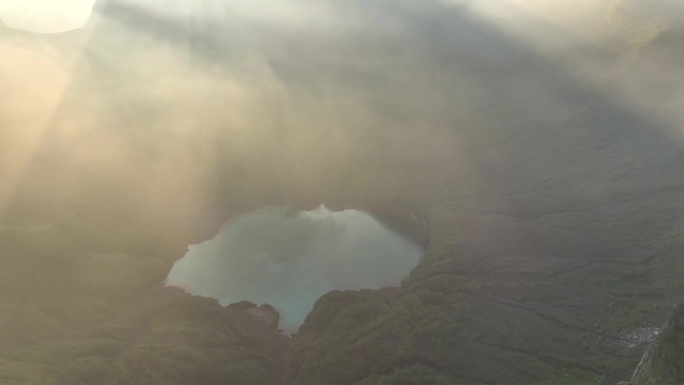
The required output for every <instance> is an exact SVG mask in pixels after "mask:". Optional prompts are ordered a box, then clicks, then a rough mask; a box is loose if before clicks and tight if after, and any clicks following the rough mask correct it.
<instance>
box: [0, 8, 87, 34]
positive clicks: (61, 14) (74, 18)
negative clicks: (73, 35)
mask: <svg viewBox="0 0 684 385" xmlns="http://www.w3.org/2000/svg"><path fill="white" fill-rule="evenodd" d="M94 3H95V0H59V1H54V0H0V18H1V19H2V20H3V22H4V23H5V24H6V25H7V26H8V27H11V28H16V29H21V30H25V31H30V32H39V33H57V32H64V31H69V30H72V29H77V28H81V27H83V26H84V25H85V24H86V22H87V20H88V18H89V17H90V13H91V11H92V9H93V5H94Z"/></svg>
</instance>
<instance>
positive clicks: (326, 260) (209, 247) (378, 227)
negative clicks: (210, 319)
mask: <svg viewBox="0 0 684 385" xmlns="http://www.w3.org/2000/svg"><path fill="white" fill-rule="evenodd" d="M421 255H422V249H421V247H420V246H418V245H417V244H415V243H414V242H411V241H409V240H408V239H406V238H404V237H402V236H400V235H398V234H396V233H394V232H393V231H391V230H389V229H388V228H386V227H384V226H383V225H382V224H380V223H379V222H378V221H377V220H375V219H374V218H373V217H372V216H370V215H369V214H367V213H365V212H362V211H357V210H344V211H339V212H334V211H330V210H328V209H326V208H325V207H323V206H321V207H319V208H318V209H316V210H313V211H297V210H292V209H287V208H264V209H261V210H257V211H254V212H251V213H248V214H246V215H243V216H241V217H238V218H236V219H234V220H231V221H229V222H227V223H226V224H224V225H223V227H222V228H221V230H220V231H219V233H218V234H217V235H216V236H215V237H214V238H213V239H211V240H208V241H206V242H203V243H200V244H197V245H192V246H190V247H189V250H188V252H187V254H186V255H185V257H184V258H182V259H180V260H179V261H177V262H176V263H175V265H174V266H173V268H172V269H171V272H170V273H169V276H168V277H167V284H168V285H173V286H179V287H182V288H184V289H185V290H187V291H188V292H190V293H192V294H195V295H201V296H206V297H212V298H216V299H218V300H219V302H221V304H223V305H228V304H230V303H234V302H239V301H243V300H247V301H251V302H254V303H256V304H264V303H268V304H271V305H272V306H273V307H275V308H276V310H278V312H279V313H280V325H279V327H280V328H281V329H283V330H285V331H288V332H294V331H296V330H297V328H298V327H299V326H300V325H301V324H302V323H303V322H304V319H305V318H306V316H307V314H308V313H309V312H310V311H311V308H312V306H313V304H314V302H315V301H316V300H317V299H318V298H319V297H320V296H321V295H323V294H325V293H327V292H329V291H331V290H336V289H337V290H352V289H362V288H369V289H374V288H380V287H385V286H393V285H397V284H398V283H399V282H401V280H402V279H403V278H404V277H405V276H406V275H407V274H408V273H409V271H410V270H411V269H412V268H413V267H414V266H415V265H416V264H417V263H418V260H419V258H420V256H421Z"/></svg>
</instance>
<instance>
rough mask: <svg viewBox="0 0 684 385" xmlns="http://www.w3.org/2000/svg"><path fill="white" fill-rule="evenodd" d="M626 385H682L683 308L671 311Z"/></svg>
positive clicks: (675, 308)
mask: <svg viewBox="0 0 684 385" xmlns="http://www.w3.org/2000/svg"><path fill="white" fill-rule="evenodd" d="M629 384H630V385H681V384H684V305H681V304H680V305H677V306H675V307H674V308H673V309H672V312H671V313H670V316H669V317H668V319H667V322H666V323H665V325H664V326H663V329H662V331H661V332H660V334H659V335H658V337H657V338H656V339H655V341H653V343H652V344H651V346H650V347H649V348H648V350H646V353H644V356H643V357H642V359H641V362H639V365H638V366H637V368H636V370H635V371H634V375H633V377H632V381H631V382H630V383H629Z"/></svg>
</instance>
